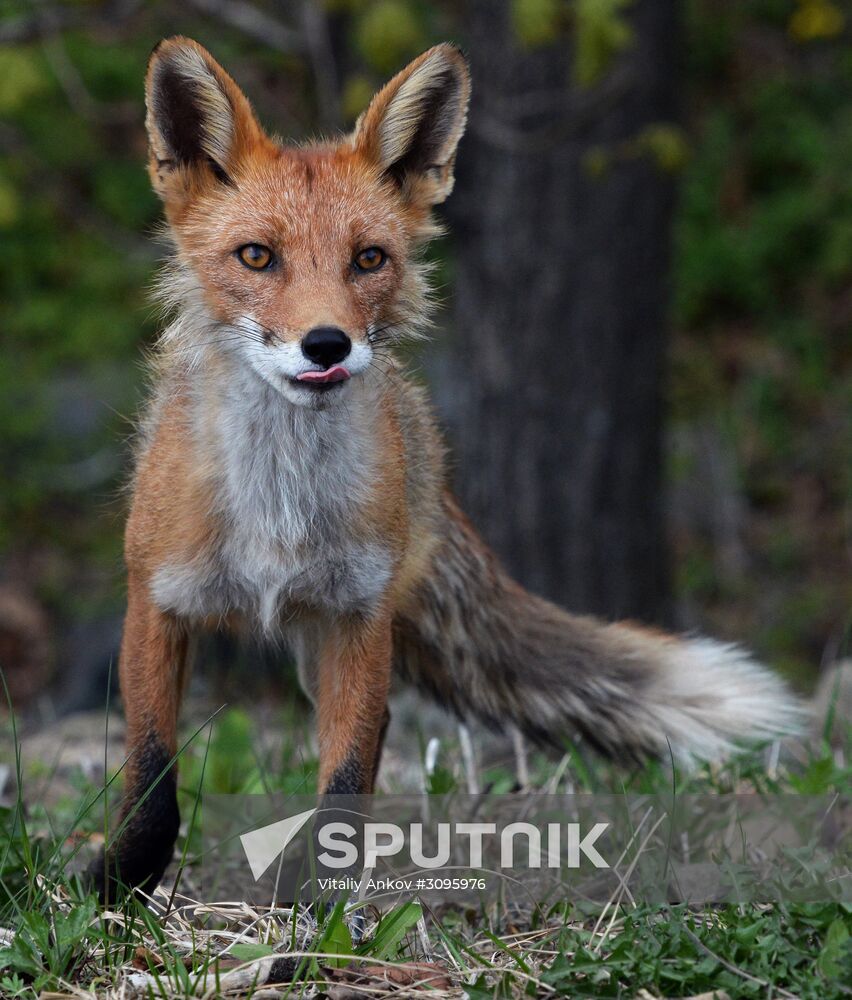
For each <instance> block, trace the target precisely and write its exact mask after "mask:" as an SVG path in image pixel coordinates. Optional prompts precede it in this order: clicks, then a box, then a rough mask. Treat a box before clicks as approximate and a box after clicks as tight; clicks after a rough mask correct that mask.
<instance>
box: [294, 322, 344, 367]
mask: <svg viewBox="0 0 852 1000" xmlns="http://www.w3.org/2000/svg"><path fill="white" fill-rule="evenodd" d="M350 350H352V341H351V340H350V339H349V338H348V337H347V336H346V334H345V333H344V332H343V331H342V330H338V329H337V327H336V326H318V327H316V328H315V329H313V330H309V331H308V333H306V334H305V336H304V337H303V338H302V354H304V355H305V357H306V358H308V360H310V361H315V362H316V363H317V364H318V365H324V366H325V367H326V368H331V366H332V365H336V364H337V363H338V362H339V361H342V360H343V359H344V358H345V357H346V355H347V354H348V353H349V352H350Z"/></svg>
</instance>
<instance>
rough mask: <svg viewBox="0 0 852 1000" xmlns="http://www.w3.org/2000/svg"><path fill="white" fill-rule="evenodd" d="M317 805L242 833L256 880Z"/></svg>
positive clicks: (244, 848) (284, 848)
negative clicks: (276, 821)
mask: <svg viewBox="0 0 852 1000" xmlns="http://www.w3.org/2000/svg"><path fill="white" fill-rule="evenodd" d="M316 811H317V810H316V807H314V808H313V809H308V810H306V811H305V812H302V813H297V814H296V815H295V816H289V817H288V818H287V819H282V820H280V821H279V822H278V823H270V825H269V826H262V827H260V829H259V830H251V831H250V832H249V833H243V834H241V835H240V840H241V841H242V845H243V850H244V851H245V852H246V859H247V861H248V863H249V868H251V873H252V875H254V880H255V882H257V880H258V879H259V878H260V876H261V875H262V874H263V873H264V872H265V871H266V869H267V868H268V867H269V866H270V865H271V864H272V862H273V861H274V860H275V859H276V858H277V857H278V855H279V854H281V853H282V852H283V851H285V850H286V849H287V845H288V844H289V843H290V841H291V840H292V839H293V838H294V837H295V836H296V834H297V833H298V832H299V830H301V829H302V827H303V826H304V825H305V823H307V822H308V820H309V819H310V818H311V816H313V814H314V813H315V812H316Z"/></svg>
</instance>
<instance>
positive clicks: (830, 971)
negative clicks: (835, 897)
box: [816, 919, 849, 979]
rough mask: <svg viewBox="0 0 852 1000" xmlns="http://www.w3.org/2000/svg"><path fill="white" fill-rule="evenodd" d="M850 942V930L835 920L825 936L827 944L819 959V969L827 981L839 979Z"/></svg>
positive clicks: (823, 947) (838, 920)
mask: <svg viewBox="0 0 852 1000" xmlns="http://www.w3.org/2000/svg"><path fill="white" fill-rule="evenodd" d="M848 940H849V929H848V927H847V926H846V924H845V923H844V922H843V921H842V920H840V919H837V920H833V921H832V922H831V924H830V925H829V928H828V930H827V931H826V935H825V944H824V945H823V946H822V951H821V952H820V953H819V958H818V959H817V963H816V964H817V969H819V971H820V972H821V973H822V974H823V975H824V976H825V978H826V979H839V978H840V975H841V972H842V965H841V958H842V956H843V952H844V951H845V950H846V944H847V941H848Z"/></svg>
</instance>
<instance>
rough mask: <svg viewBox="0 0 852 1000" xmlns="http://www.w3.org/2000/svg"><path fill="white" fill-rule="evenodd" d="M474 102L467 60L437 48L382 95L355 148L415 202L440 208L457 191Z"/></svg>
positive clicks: (360, 126)
mask: <svg viewBox="0 0 852 1000" xmlns="http://www.w3.org/2000/svg"><path fill="white" fill-rule="evenodd" d="M469 99H470V73H469V72H468V68H467V61H466V60H465V58H464V56H463V55H462V54H461V52H460V51H459V49H457V48H456V47H455V46H454V45H449V44H446V43H445V44H443V45H436V46H435V47H434V48H432V49H429V51H428V52H424V53H423V55H422V56H419V57H418V58H417V59H415V60H414V62H412V63H411V64H410V65H408V66H406V68H405V69H404V70H403V71H402V72H401V73H398V74H397V75H396V76H395V77H394V78H393V79H392V80H391V81H390V83H388V84H387V85H386V86H385V87H383V88H382V90H380V91H379V93H378V94H376V96H375V97H374V98H373V100H372V102H371V103H370V106H369V107H368V108H367V110H366V111H365V112H364V113H363V114H362V115H361V117H360V118H359V119H358V123H357V124H356V126H355V135H354V142H355V148H356V149H358V150H359V151H360V152H361V153H363V154H364V155H365V156H367V157H368V158H369V159H370V160H372V161H373V162H374V163H375V164H376V165H377V166H378V167H379V168H380V169H381V170H382V172H383V173H386V174H388V175H389V176H391V177H393V179H394V180H395V181H396V182H397V183H398V184H399V185H400V188H401V189H402V190H403V192H404V193H405V195H406V196H407V197H408V198H409V199H411V200H414V201H418V202H420V203H421V204H424V205H426V206H428V205H437V204H439V203H440V202H442V201H444V199H445V198H446V197H447V196H448V195H449V194H450V192H451V191H452V189H453V164H454V162H455V156H456V147H457V146H458V143H459V139H461V137H462V133H463V132H464V126H465V121H466V119H467V105H468V101H469Z"/></svg>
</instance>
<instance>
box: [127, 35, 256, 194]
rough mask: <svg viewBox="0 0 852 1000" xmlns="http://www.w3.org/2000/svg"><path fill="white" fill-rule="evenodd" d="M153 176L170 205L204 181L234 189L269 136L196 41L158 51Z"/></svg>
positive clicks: (169, 42)
mask: <svg viewBox="0 0 852 1000" xmlns="http://www.w3.org/2000/svg"><path fill="white" fill-rule="evenodd" d="M145 105H146V108H147V115H146V117H145V127H146V128H147V130H148V141H149V148H150V158H149V164H148V172H149V173H150V175H151V182H152V184H153V185H154V190H155V191H156V192H157V194H159V195H160V197H161V198H162V199H163V200H164V201H167V202H168V201H172V200H176V199H178V200H185V199H186V198H187V197H188V195H189V194H190V192H191V190H192V189H193V187H194V186H195V185H197V184H199V183H201V182H204V181H211V180H216V181H218V182H221V183H225V184H228V183H232V179H231V178H232V174H233V172H234V171H235V169H236V168H237V166H238V164H239V161H240V158H241V157H242V156H244V155H245V154H246V153H247V152H248V151H249V150H250V149H251V147H252V146H253V145H255V144H256V143H258V142H260V141H262V139H263V137H264V133H263V130H262V129H261V127H260V125H259V124H258V122H257V119H256V118H255V116H254V113H253V112H252V110H251V105H250V104H249V102H248V100H247V99H246V97H245V95H244V94H243V92H242V91H241V90H240V88H239V87H238V86H237V85H236V83H234V81H233V80H232V79H231V77H230V76H228V74H227V73H226V72H225V71H224V70H223V69H222V67H221V66H220V65H219V64H218V63H217V62H216V60H215V59H214V58H213V57H212V56H211V55H210V53H209V52H208V51H207V50H206V49H205V48H203V47H202V46H201V45H199V44H198V43H197V42H194V41H193V40H192V39H191V38H181V37H180V36H177V37H174V38H167V39H165V40H164V41H162V42H160V44H159V45H158V46H157V47H156V48H155V49H154V51H153V52H152V53H151V59H150V62H149V63H148V74H147V77H146V79H145Z"/></svg>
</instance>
